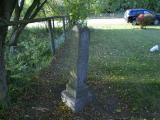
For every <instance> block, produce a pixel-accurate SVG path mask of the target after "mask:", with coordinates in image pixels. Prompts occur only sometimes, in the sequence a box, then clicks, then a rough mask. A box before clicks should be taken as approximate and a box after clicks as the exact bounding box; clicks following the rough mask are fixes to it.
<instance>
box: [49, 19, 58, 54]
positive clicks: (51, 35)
mask: <svg viewBox="0 0 160 120" xmlns="http://www.w3.org/2000/svg"><path fill="white" fill-rule="evenodd" d="M48 28H49V35H50V39H51V49H52V54H53V55H54V54H55V51H56V50H55V41H54V36H53V28H52V23H51V20H48Z"/></svg>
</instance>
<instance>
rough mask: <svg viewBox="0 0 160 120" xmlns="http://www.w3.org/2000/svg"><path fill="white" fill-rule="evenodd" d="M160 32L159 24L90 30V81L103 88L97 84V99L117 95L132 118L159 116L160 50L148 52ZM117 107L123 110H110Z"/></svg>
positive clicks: (104, 27) (105, 27) (109, 26)
mask: <svg viewBox="0 0 160 120" xmlns="http://www.w3.org/2000/svg"><path fill="white" fill-rule="evenodd" d="M159 33H160V27H159V26H158V27H157V26H156V27H154V26H149V27H147V29H146V30H141V29H138V27H132V26H130V25H117V26H116V25H108V26H103V27H102V28H98V29H96V28H94V29H92V30H91V42H90V62H89V63H90V68H89V83H91V84H93V86H92V85H91V87H93V88H94V85H96V84H97V85H98V86H99V87H102V88H104V89H102V91H101V94H99V93H98V91H96V90H97V88H98V87H97V85H96V87H95V88H94V89H95V91H96V94H97V97H98V98H100V97H102V96H103V97H106V96H108V97H109V96H112V95H113V94H116V96H117V97H118V98H120V99H121V100H120V102H121V103H122V104H126V105H127V112H128V113H132V114H131V115H129V116H134V119H135V116H137V118H140V117H142V118H157V119H158V118H159V117H160V114H159V113H160V105H159V102H160V67H159V66H160V62H159V60H160V52H156V53H150V52H149V49H150V48H151V47H152V46H153V45H155V44H159ZM107 91H110V92H107ZM101 95H102V96H101ZM105 101H106V99H102V103H103V102H105ZM117 109H118V110H120V111H123V112H125V110H124V109H123V107H122V106H120V107H118V106H117V108H115V109H114V110H113V112H116V110H117Z"/></svg>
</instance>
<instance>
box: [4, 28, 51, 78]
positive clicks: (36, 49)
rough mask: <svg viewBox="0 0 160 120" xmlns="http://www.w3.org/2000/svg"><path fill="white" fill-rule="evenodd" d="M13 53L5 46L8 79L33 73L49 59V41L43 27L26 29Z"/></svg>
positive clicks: (46, 63)
mask: <svg viewBox="0 0 160 120" xmlns="http://www.w3.org/2000/svg"><path fill="white" fill-rule="evenodd" d="M19 40H20V41H19V43H18V47H17V48H16V51H14V53H12V52H10V50H9V48H7V52H6V61H7V65H6V67H7V71H8V76H9V77H10V78H9V79H24V76H30V75H33V74H35V73H36V72H37V71H38V70H40V69H41V68H43V67H45V66H46V65H48V63H49V62H50V61H51V52H50V41H49V39H48V33H47V31H46V30H45V29H26V30H24V31H23V33H22V35H21V36H20V38H19Z"/></svg>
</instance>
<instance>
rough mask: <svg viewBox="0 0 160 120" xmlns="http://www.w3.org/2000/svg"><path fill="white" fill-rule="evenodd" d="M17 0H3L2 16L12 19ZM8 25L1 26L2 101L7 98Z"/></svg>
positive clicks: (0, 69)
mask: <svg viewBox="0 0 160 120" xmlns="http://www.w3.org/2000/svg"><path fill="white" fill-rule="evenodd" d="M15 3H16V0H1V4H0V18H1V19H4V20H10V17H11V15H12V12H13V10H14V7H15ZM7 31H8V27H7V26H5V27H0V101H1V102H5V101H6V98H7V80H6V70H5V59H4V55H5V39H6V35H7Z"/></svg>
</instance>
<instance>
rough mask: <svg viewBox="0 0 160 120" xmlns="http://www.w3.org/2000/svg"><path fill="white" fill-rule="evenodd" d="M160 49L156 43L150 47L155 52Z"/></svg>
mask: <svg viewBox="0 0 160 120" xmlns="http://www.w3.org/2000/svg"><path fill="white" fill-rule="evenodd" d="M158 50H159V46H158V45H155V46H153V47H152V48H151V49H150V52H155V51H158Z"/></svg>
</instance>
